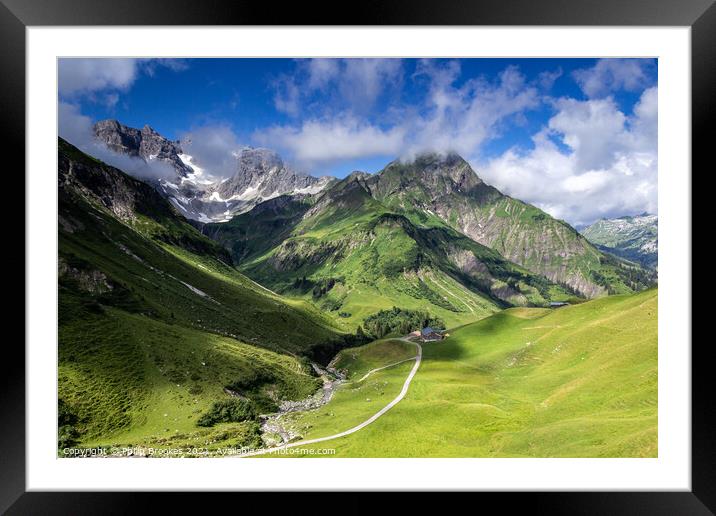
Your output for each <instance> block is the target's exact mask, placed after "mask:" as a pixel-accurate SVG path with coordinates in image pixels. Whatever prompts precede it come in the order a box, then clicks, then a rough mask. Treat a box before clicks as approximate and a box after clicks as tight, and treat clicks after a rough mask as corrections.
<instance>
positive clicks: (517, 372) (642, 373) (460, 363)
mask: <svg viewBox="0 0 716 516" xmlns="http://www.w3.org/2000/svg"><path fill="white" fill-rule="evenodd" d="M657 305H658V294H657V291H656V290H655V289H652V290H648V291H645V292H642V293H639V294H634V295H625V296H612V297H606V298H600V299H597V300H593V301H590V302H587V303H583V304H580V305H574V306H569V307H565V308H560V309H557V310H548V309H534V308H514V309H509V310H506V311H503V312H500V313H499V314H496V315H493V316H491V317H488V318H486V319H483V320H482V321H479V322H477V323H474V324H469V325H466V326H463V327H461V328H457V329H455V330H453V331H452V332H451V336H450V337H449V338H448V339H446V340H445V341H443V342H438V343H430V344H424V345H423V348H424V355H423V363H422V365H421V368H420V370H419V371H418V374H417V375H416V377H415V378H414V380H413V383H412V384H411V387H410V390H409V391H408V394H407V396H406V397H405V399H404V400H403V401H402V402H401V403H399V404H398V405H397V406H396V407H394V408H393V409H392V410H391V411H390V412H388V413H387V414H386V415H385V416H383V417H382V418H380V419H379V420H377V421H376V422H375V423H373V424H371V425H369V426H368V427H366V428H364V429H363V430H361V431H360V432H357V433H355V434H352V435H350V436H347V437H344V438H341V439H338V440H335V441H331V442H330V446H331V447H335V448H336V449H337V454H336V456H337V457H655V456H657V332H658V328H657ZM346 353H351V351H350V350H345V351H343V352H342V355H343V354H346ZM407 364H410V363H409V362H408V363H405V364H401V365H400V366H396V367H395V368H390V369H386V370H384V371H381V372H379V373H377V375H380V376H376V377H375V378H373V379H372V380H373V381H374V382H378V381H381V382H383V383H382V385H383V390H384V391H385V392H387V391H388V390H389V389H391V388H392V389H393V390H394V391H395V389H396V388H398V386H399V385H401V384H402V380H404V378H405V375H406V374H407V371H408V370H409V367H408V365H407ZM348 367H349V368H350V364H349V365H348ZM401 368H402V369H401ZM363 369H364V367H361V368H360V370H361V371H362V370H363ZM379 379H380V380H379ZM391 386H392V387H391ZM395 392H397V391H395ZM344 396H345V397H339V396H338V395H337V396H336V399H335V402H331V403H329V404H328V405H327V406H325V407H323V408H322V409H320V410H319V411H316V413H315V414H311V415H310V416H307V417H308V418H309V419H308V424H307V425H306V426H305V427H303V429H304V432H305V434H304V437H306V438H312V437H320V436H322V435H330V434H326V433H324V432H326V431H329V430H333V429H336V430H337V431H341V430H345V429H346V428H348V427H349V426H350V424H349V423H346V424H345V425H343V426H341V425H339V424H335V425H333V426H332V427H330V425H326V424H323V425H320V426H319V425H318V424H317V423H316V422H317V421H336V422H337V421H340V420H341V419H342V418H343V417H344V415H345V416H346V417H348V418H349V419H350V420H351V421H354V420H358V419H360V417H361V416H364V415H366V414H367V416H366V417H365V418H367V417H369V416H370V415H371V413H370V412H371V411H370V410H368V408H369V407H368V403H367V402H365V401H364V400H365V397H364V396H363V395H362V394H361V396H356V395H350V394H349V393H346V394H344ZM386 397H387V398H390V395H387V396H386ZM328 413H330V414H333V416H330V417H329V416H327V415H326V414H328ZM357 413H360V414H361V416H357V415H356V414H357ZM354 415H356V416H355V417H354ZM295 424H296V426H297V428H301V425H302V422H301V420H297V421H296V422H295ZM339 427H340V428H339ZM386 436H390V438H389V439H388V438H386ZM321 445H322V446H324V447H325V446H327V445H329V443H321Z"/></svg>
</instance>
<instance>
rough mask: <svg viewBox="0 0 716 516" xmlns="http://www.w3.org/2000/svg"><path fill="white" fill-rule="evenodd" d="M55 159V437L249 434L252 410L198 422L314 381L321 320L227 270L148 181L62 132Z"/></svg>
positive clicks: (322, 338)
mask: <svg viewBox="0 0 716 516" xmlns="http://www.w3.org/2000/svg"><path fill="white" fill-rule="evenodd" d="M58 167H59V168H58V201H59V225H58V237H59V271H58V272H59V280H58V298H59V311H58V323H59V380H58V392H59V400H60V427H61V430H60V443H64V444H68V443H72V442H81V443H85V444H90V443H95V444H97V443H100V444H137V443H142V442H155V443H156V442H158V441H157V439H162V440H164V441H163V442H172V441H171V439H179V438H180V437H181V438H182V439H184V441H182V442H184V443H188V444H190V445H192V446H204V445H205V443H206V442H209V441H211V442H214V441H216V442H217V443H221V442H223V443H224V444H225V445H227V444H230V445H234V444H235V443H237V442H247V443H254V444H255V439H256V437H257V435H258V430H257V428H258V423H257V422H256V420H255V418H253V416H252V418H248V419H247V420H245V421H244V420H242V421H240V422H235V423H232V424H231V425H228V426H224V427H222V432H223V433H219V434H220V435H219V434H217V432H216V430H214V429H212V428H207V429H200V428H197V422H198V421H199V419H200V418H201V417H202V416H203V415H205V414H207V413H211V410H212V407H213V406H214V404H216V403H229V404H231V403H238V399H241V400H243V401H241V404H242V406H244V408H246V407H249V408H250V409H251V411H252V412H251V413H252V414H254V413H259V412H260V411H271V410H274V409H275V406H276V404H277V403H278V402H279V401H281V400H285V399H289V400H295V399H302V398H304V397H306V396H307V395H309V394H311V393H312V392H314V391H315V390H316V389H317V388H318V387H319V386H320V381H319V380H318V379H317V378H316V377H315V376H314V375H313V373H312V372H311V367H310V366H309V364H308V359H309V358H314V357H316V356H319V355H320V356H322V355H321V353H323V354H325V352H326V350H330V349H333V350H335V349H337V348H340V347H341V346H343V345H344V344H345V342H346V338H347V337H346V335H345V334H344V333H343V332H341V331H339V330H338V329H337V328H336V327H335V325H334V323H333V322H332V320H331V319H330V318H328V317H326V316H325V315H324V314H321V313H320V312H319V311H317V310H316V309H315V307H313V305H311V304H308V303H303V302H299V301H295V300H287V299H285V298H283V297H281V296H279V295H277V294H275V293H274V292H272V291H270V290H268V289H266V288H264V287H262V286H260V285H258V284H257V283H255V282H254V281H252V280H250V279H248V278H247V277H246V276H244V275H242V274H240V273H238V272H237V271H236V269H235V268H234V267H233V266H232V263H231V257H230V256H229V254H228V253H227V251H226V250H225V249H224V248H223V247H221V246H219V245H217V244H216V243H215V242H214V241H212V240H210V239H208V238H207V237H205V236H204V235H202V234H201V233H200V232H199V231H198V230H196V229H195V228H194V227H193V226H191V225H190V224H188V223H187V221H186V219H184V217H182V216H181V215H180V214H179V213H178V211H177V210H176V209H175V208H174V207H173V206H172V205H171V204H170V203H169V202H167V200H166V199H165V198H164V197H162V196H161V195H160V194H159V193H158V192H157V191H156V190H155V189H154V188H153V187H151V186H149V185H147V184H145V183H143V182H141V181H139V180H137V179H135V178H133V177H130V176H129V175H127V174H125V173H123V172H122V171H120V170H118V169H116V168H114V167H111V166H108V165H106V164H104V163H103V162H101V161H98V160H96V159H94V158H92V157H90V156H87V155H86V154H84V153H82V152H81V151H80V150H78V149H77V148H75V147H73V146H72V145H70V144H69V143H67V142H65V141H64V140H61V139H60V140H59V150H58ZM232 400H234V401H232ZM167 439H169V441H167Z"/></svg>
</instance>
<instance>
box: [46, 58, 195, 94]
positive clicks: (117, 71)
mask: <svg viewBox="0 0 716 516" xmlns="http://www.w3.org/2000/svg"><path fill="white" fill-rule="evenodd" d="M160 66H161V67H166V68H169V69H170V70H173V71H175V72H179V71H183V70H186V69H187V68H188V64H187V63H186V61H184V60H182V59H133V58H61V59H59V61H58V65H57V73H58V90H59V93H60V95H61V96H62V97H65V98H76V97H78V96H82V95H93V94H95V93H97V92H114V93H111V94H110V95H113V96H108V97H107V100H108V101H111V100H112V99H117V100H118V96H117V92H123V91H127V89H129V88H130V87H131V86H132V84H133V83H134V81H136V80H137V78H138V77H139V75H140V73H146V74H147V75H150V76H152V75H154V73H155V72H156V69H157V67H160ZM114 103H116V100H115V101H114Z"/></svg>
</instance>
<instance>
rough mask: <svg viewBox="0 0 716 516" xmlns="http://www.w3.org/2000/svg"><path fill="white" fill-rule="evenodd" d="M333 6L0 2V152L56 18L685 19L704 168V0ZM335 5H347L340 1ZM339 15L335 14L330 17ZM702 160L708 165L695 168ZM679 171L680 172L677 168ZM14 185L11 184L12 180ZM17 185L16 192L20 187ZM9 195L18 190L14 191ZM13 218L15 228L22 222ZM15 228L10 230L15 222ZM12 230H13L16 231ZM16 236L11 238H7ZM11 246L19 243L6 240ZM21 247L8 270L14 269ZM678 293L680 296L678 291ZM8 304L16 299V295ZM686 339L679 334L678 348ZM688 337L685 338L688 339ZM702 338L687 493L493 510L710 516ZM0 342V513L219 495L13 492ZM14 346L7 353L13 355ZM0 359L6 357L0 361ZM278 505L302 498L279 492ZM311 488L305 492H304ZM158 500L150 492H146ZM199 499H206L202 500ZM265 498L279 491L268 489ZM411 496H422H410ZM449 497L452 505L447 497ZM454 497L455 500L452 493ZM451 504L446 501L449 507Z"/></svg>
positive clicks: (714, 483)
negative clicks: (29, 52)
mask: <svg viewBox="0 0 716 516" xmlns="http://www.w3.org/2000/svg"><path fill="white" fill-rule="evenodd" d="M339 7H341V6H340V5H339V4H337V3H333V4H328V5H321V3H317V2H316V3H312V4H310V5H309V4H305V3H303V2H295V3H292V4H286V5H285V6H282V7H281V8H280V9H278V8H276V6H275V5H274V4H273V3H269V2H248V1H244V0H234V1H231V0H203V1H201V2H199V1H196V0H143V1H142V0H123V1H117V0H115V2H110V1H107V0H61V1H60V0H0V38H1V40H2V52H1V53H0V60H1V62H2V68H0V70H1V73H0V113H1V116H2V121H3V123H2V129H3V138H2V139H1V140H0V146H1V152H2V155H4V156H7V155H12V156H14V157H15V158H16V159H17V162H16V167H17V170H24V166H25V163H24V152H20V151H19V150H20V149H24V148H25V101H26V99H25V59H26V54H25V50H26V48H25V45H26V40H25V29H26V28H27V27H28V26H48V25H49V26H53V25H54V26H61V25H195V26H196V25H285V24H291V25H552V26H566V25H570V26H597V25H601V26H624V25H636V26H689V27H691V36H692V42H691V45H692V46H691V50H692V54H691V57H692V169H696V168H697V167H701V168H702V169H703V170H704V171H706V170H710V169H713V164H712V160H710V159H709V158H710V155H709V153H708V149H709V148H710V147H712V146H713V144H712V143H711V142H710V139H709V137H708V136H707V135H708V134H709V131H708V128H709V127H710V126H711V122H712V120H713V114H714V106H715V105H716V100H715V98H716V93H715V92H716V41H715V40H716V38H714V34H716V5H715V4H714V2H713V0H579V1H578V0H573V1H572V2H566V1H564V0H542V1H539V2H538V1H535V0H488V1H481V2H478V1H474V2H470V3H468V2H466V1H465V0H463V1H460V0H441V1H439V2H437V1H430V0H409V1H393V2H390V3H388V2H379V1H376V0H370V1H364V2H360V3H357V4H355V5H350V6H349V7H348V6H343V9H344V10H343V11H341V10H339ZM346 7H347V8H346ZM342 13H345V14H342ZM707 163H708V168H707ZM685 173H687V174H688V173H690V171H686V172H685ZM18 183H20V182H19V181H18ZM22 188H23V193H24V186H22ZM14 195H15V196H18V197H21V198H23V199H24V195H21V196H19V195H18V194H17V193H16V192H15V193H14ZM23 227H24V226H23ZM18 229H19V228H18ZM20 238H24V236H22V237H20ZM18 242H19V240H18ZM18 247H19V246H18ZM24 264H25V256H24V254H19V253H16V254H15V255H13V256H12V257H11V263H10V267H12V268H13V269H14V270H20V269H21V268H22V269H24V270H25V274H26V275H27V274H28V273H29V272H30V271H28V270H27V269H26V268H25V265H24ZM685 301H686V302H690V301H691V300H685ZM16 305H17V307H18V308H19V306H23V307H24V304H22V303H19V302H18V303H16ZM688 344H690V343H684V345H688ZM694 344H696V343H694ZM708 344H709V342H702V343H701V345H700V346H699V345H694V346H692V360H693V361H692V400H693V405H692V460H691V465H692V490H691V491H690V492H640V493H636V492H632V493H630V492H619V493H607V492H588V493H587V492H585V493H557V492H555V493H521V494H515V493H509V494H496V493H485V494H481V495H480V496H481V497H484V498H485V499H493V500H494V501H497V502H498V503H499V504H500V510H501V511H504V510H505V509H508V510H509V509H511V508H512V509H514V508H518V507H527V506H529V507H531V508H532V509H534V508H538V509H539V512H542V513H546V514H549V513H553V514H713V513H714V511H716V474H715V473H716V453H715V449H716V439H715V438H714V435H716V432H715V431H714V430H715V429H714V425H713V423H712V417H711V416H712V414H713V412H714V409H713V408H712V402H711V400H710V397H711V393H712V392H713V388H712V385H711V376H712V373H711V372H710V368H711V367H712V366H711V365H709V363H710V362H709V361H708V360H707V354H708V347H709V346H708ZM12 346H14V348H16V349H14V350H9V351H8V350H7V348H9V347H11V344H10V342H9V341H6V342H5V348H6V352H7V353H9V354H8V355H6V360H7V361H8V362H9V363H10V364H12V367H5V368H4V369H5V375H4V388H3V389H2V390H0V414H1V415H2V421H3V422H2V424H1V425H0V435H1V436H2V440H1V441H0V443H1V445H0V511H2V512H6V513H7V514H45V515H52V514H128V513H135V512H145V511H146V510H151V509H158V510H161V512H162V513H167V512H169V511H170V506H172V505H176V506H181V507H182V508H183V509H185V510H186V509H190V508H191V504H192V503H199V504H207V503H210V504H211V505H215V504H216V505H217V507H218V506H219V505H220V504H221V505H223V504H224V503H226V501H227V500H226V498H227V497H228V496H231V495H230V494H216V493H212V494H207V493H204V494H203V495H200V499H199V500H196V499H193V500H191V501H189V500H188V499H187V496H186V495H185V494H181V493H175V494H174V495H173V496H171V495H166V494H163V495H160V494H153V493H141V494H136V493H75V492H73V493H69V492H68V493H58V492H52V493H39V492H29V493H28V492H25V491H26V490H25V473H26V467H25V423H24V421H25V380H26V378H25V367H24V365H25V357H24V352H23V351H22V350H21V349H19V346H18V345H17V343H16V341H15V342H13V344H12ZM13 355H14V356H13ZM7 357H10V358H7ZM241 496H242V504H250V505H254V504H255V506H256V507H258V506H259V504H261V503H265V502H262V500H265V496H266V494H261V493H255V494H249V493H244V494H242V495H241ZM290 496H291V497H292V498H291V501H288V502H287V503H288V504H298V505H304V504H305V502H303V501H298V502H297V501H296V494H291V495H290ZM314 496H315V495H314ZM158 497H161V498H158ZM209 497H210V500H211V501H210V502H209ZM271 497H272V498H271V500H272V503H275V502H276V501H277V500H278V501H279V502H280V501H282V500H286V498H285V497H283V498H282V497H278V498H276V495H271ZM412 499H413V503H417V504H420V503H422V498H421V497H420V496H417V497H412ZM371 503H372V502H369V501H368V499H366V498H365V495H364V494H357V493H346V494H345V495H342V498H341V500H340V506H341V507H344V508H347V509H346V511H350V512H358V511H360V510H361V508H364V509H365V508H366V507H370V505H371ZM454 503H455V502H453V504H454ZM458 503H459V502H458ZM453 504H451V506H453V507H455V505H453Z"/></svg>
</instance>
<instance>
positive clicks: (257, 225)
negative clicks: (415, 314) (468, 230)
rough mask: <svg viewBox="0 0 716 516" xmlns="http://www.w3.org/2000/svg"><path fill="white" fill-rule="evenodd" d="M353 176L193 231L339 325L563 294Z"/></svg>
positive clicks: (459, 318)
mask: <svg viewBox="0 0 716 516" xmlns="http://www.w3.org/2000/svg"><path fill="white" fill-rule="evenodd" d="M369 181H371V176H370V175H368V174H363V173H354V174H351V175H350V176H348V177H346V178H345V179H343V180H341V181H338V182H336V183H334V184H332V185H331V186H329V187H328V188H327V189H326V190H325V191H324V192H322V193H321V194H319V195H304V196H281V197H277V198H275V199H271V200H269V201H267V202H264V203H262V204H259V205H258V206H256V207H255V208H254V209H253V210H251V211H250V212H248V213H244V214H242V215H239V216H237V217H234V218H233V219H232V220H231V221H229V222H226V223H222V224H207V225H205V226H204V228H203V232H204V234H206V235H209V236H210V237H211V238H213V239H215V240H216V241H218V242H219V243H221V244H223V245H224V246H225V247H226V248H227V249H229V251H230V252H231V254H232V257H233V258H234V260H235V261H236V263H237V264H238V266H239V268H240V270H241V271H242V272H244V273H245V274H247V275H248V276H249V277H251V278H253V279H254V280H256V281H257V282H259V283H261V284H263V285H267V286H269V287H270V288H272V289H274V290H276V291H278V292H281V293H284V294H288V295H291V296H295V297H303V298H306V299H312V300H313V301H314V302H315V303H317V304H318V305H319V306H320V307H321V308H323V309H324V310H326V312H328V313H333V314H336V315H338V316H339V317H340V318H341V320H344V321H346V323H348V324H352V325H356V324H359V323H361V322H362V321H363V320H364V319H365V317H367V316H369V315H372V314H373V313H375V312H377V311H379V310H381V309H387V308H391V307H393V306H399V307H401V308H406V309H421V310H425V309H428V311H429V312H430V313H431V314H433V315H434V316H437V317H440V318H441V319H443V320H444V321H445V322H446V323H447V324H448V326H454V325H457V324H462V323H464V322H466V321H471V320H475V319H477V318H480V317H484V316H486V315H489V314H491V313H494V312H496V311H498V310H500V309H501V308H503V307H505V306H513V305H528V304H536V305H545V304H547V303H548V302H549V301H551V300H557V299H560V300H561V299H567V298H568V297H570V295H571V294H570V293H569V292H568V291H567V290H565V289H564V288H562V287H560V286H558V285H556V284H554V283H553V282H550V281H549V280H547V279H546V278H544V277H542V276H538V275H535V274H532V273H530V272H529V271H528V270H526V269H525V268H523V267H521V266H519V265H517V264H514V263H511V262H509V261H508V260H505V259H504V258H503V257H502V256H500V254H499V253H497V252H496V251H494V250H492V249H490V248H488V247H486V246H483V245H481V244H479V243H477V242H475V241H473V240H471V239H470V238H468V237H467V236H465V235H464V234H462V233H460V232H458V231H456V230H454V229H453V228H451V227H449V226H448V225H447V224H445V223H443V222H441V221H439V220H437V219H435V220H434V221H433V224H431V225H425V224H418V223H416V222H415V221H413V220H411V219H410V218H409V217H407V216H406V215H404V214H403V213H399V212H397V211H396V210H391V209H389V208H388V207H387V206H386V205H385V204H383V203H382V202H380V201H378V200H377V199H376V198H375V197H374V196H373V195H372V194H371V190H370V189H369V188H368V184H367V182H369Z"/></svg>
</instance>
